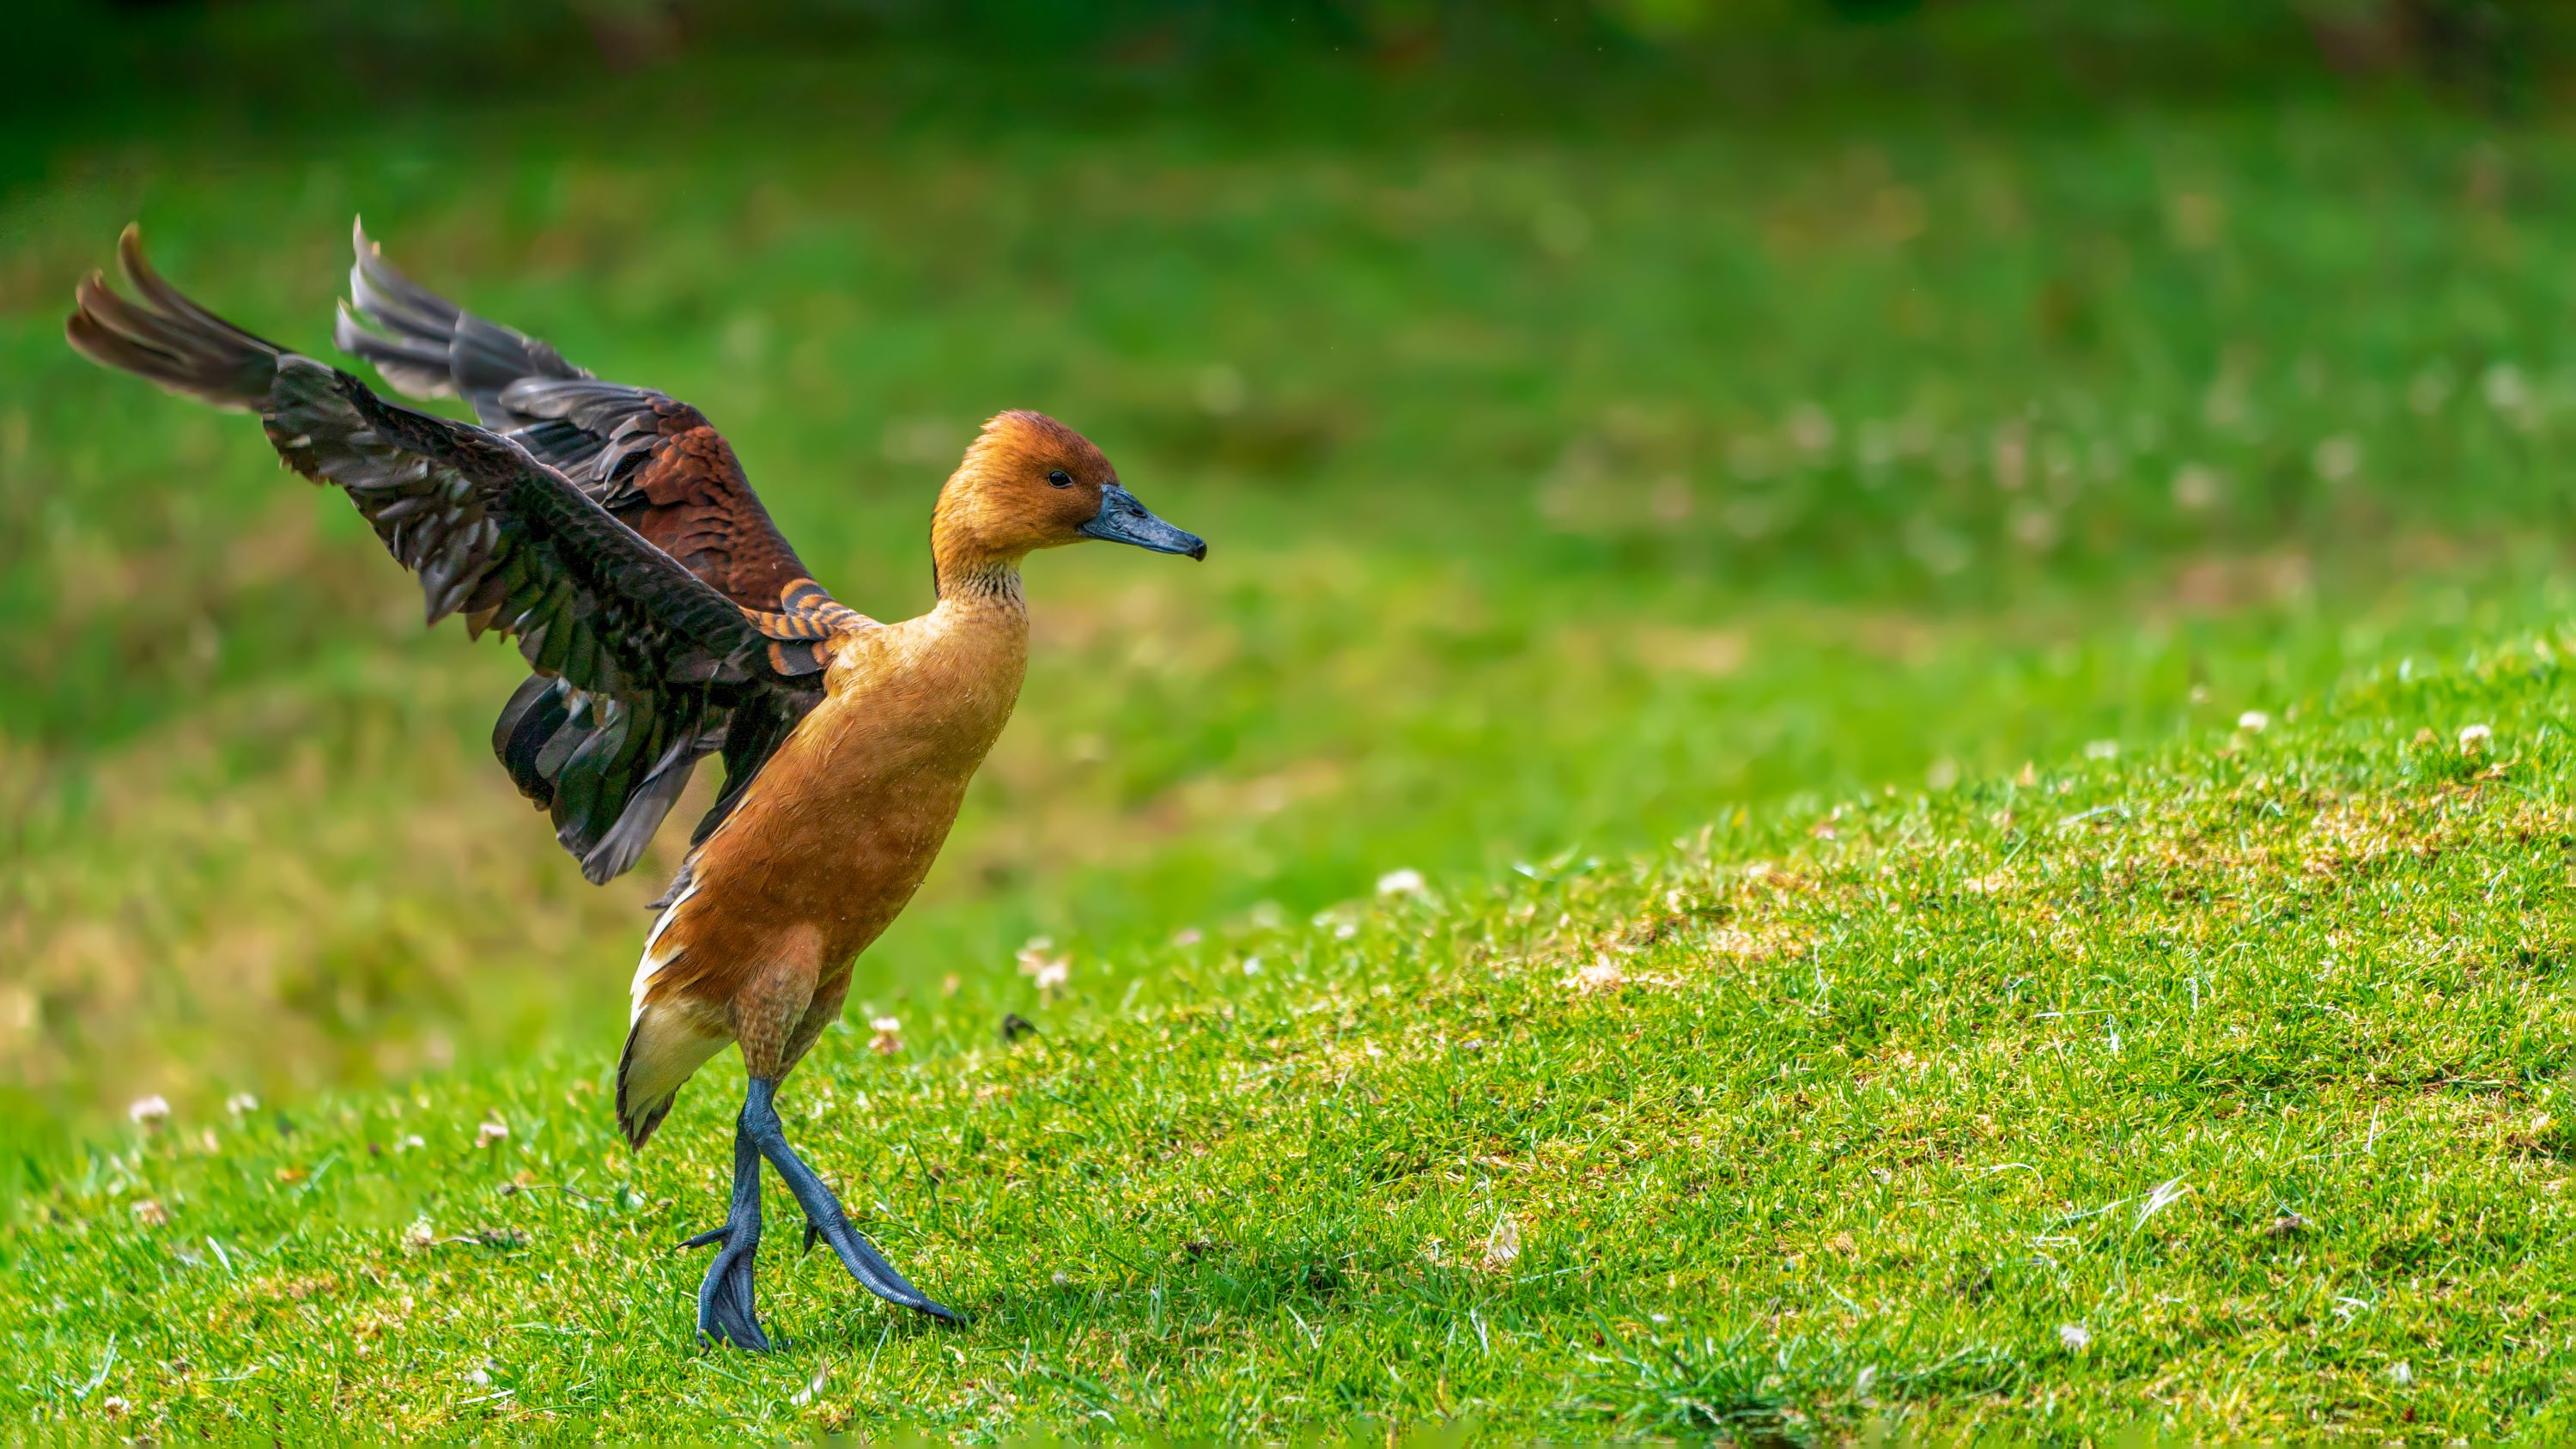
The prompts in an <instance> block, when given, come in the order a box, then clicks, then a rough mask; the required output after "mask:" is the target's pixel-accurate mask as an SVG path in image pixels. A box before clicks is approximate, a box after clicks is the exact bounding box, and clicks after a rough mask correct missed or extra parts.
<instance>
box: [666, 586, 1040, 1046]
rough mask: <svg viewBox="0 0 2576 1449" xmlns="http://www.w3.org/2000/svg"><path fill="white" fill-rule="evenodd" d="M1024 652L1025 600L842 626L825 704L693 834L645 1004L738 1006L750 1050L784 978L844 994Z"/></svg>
mask: <svg viewBox="0 0 2576 1449" xmlns="http://www.w3.org/2000/svg"><path fill="white" fill-rule="evenodd" d="M1027 658H1028V628H1027V618H1026V615H1025V613H1024V612H1023V611H1022V610H1021V608H1020V606H1019V602H1018V599H1017V597H1016V595H1014V596H1011V597H1009V598H1006V599H981V598H965V599H958V600H951V601H946V602H943V603H942V604H941V606H940V607H939V608H937V609H935V610H933V611H932V612H931V613H929V614H925V615H923V616H922V617H920V618H918V619H911V620H906V621H904V622H902V623H899V624H891V625H884V626H879V627H871V628H866V629H863V630H860V631H858V632H855V633H852V634H848V635H844V636H842V638H841V640H840V642H839V646H838V650H837V653H836V657H835V659H834V662H833V665H832V667H831V669H830V670H829V671H828V672H827V673H826V675H825V691H826V695H825V699H824V701H823V703H821V704H820V705H818V706H816V707H815V708H814V710H813V711H812V712H811V713H810V714H808V715H807V716H806V717H805V720H804V722H803V723H802V724H801V725H799V726H798V727H797V730H796V732H795V734H794V735H792V736H791V737H790V738H789V739H788V741H787V742H786V744H785V745H783V746H781V747H780V749H779V751H778V753H777V754H776V755H775V756H773V757H772V758H771V759H770V761H769V762H768V764H767V765H766V766H764V767H763V768H762V770H761V772H760V775H759V777H758V779H756V780H755V781H754V782H753V784H752V786H751V789H750V791H749V792H748V793H747V794H746V795H745V796H744V798H743V801H742V804H741V806H740V807H739V808H738V809H737V810H736V811H735V812H734V814H733V816H732V817H731V818H730V819H728V820H727V821H726V822H725V824H724V826H723V828H722V829H720V830H718V831H717V833H716V834H715V835H714V836H712V837H711V838H709V839H708V841H707V842H706V844H705V845H704V846H702V847H700V849H699V851H698V853H697V857H696V859H695V862H694V864H693V866H692V871H691V878H692V880H693V882H694V889H693V890H692V891H691V892H690V894H689V896H688V897H687V899H686V900H684V901H683V902H682V903H681V904H680V905H678V906H677V907H675V908H674V911H673V916H672V919H671V921H670V925H669V928H668V931H667V932H666V940H665V944H664V945H663V946H662V947H661V948H659V949H657V950H656V951H655V952H654V953H653V954H655V955H661V956H667V957H669V958H670V960H669V964H668V965H667V966H665V967H663V968H661V969H660V970H658V971H657V972H655V974H654V978H653V980H652V981H651V983H650V985H649V987H648V990H647V993H646V996H647V999H648V1000H652V1001H662V1000H666V999H670V998H672V997H674V996H678V997H685V998H690V999H694V1000H696V1001H699V1002H702V1003H705V1004H707V1005H709V1006H714V1005H716V1004H717V1003H719V1002H722V1003H725V1004H727V1005H728V1006H731V1007H734V1008H735V1011H734V1015H735V1018H736V1019H735V1022H734V1029H735V1031H736V1032H737V1033H740V1034H741V1036H742V1039H743V1042H744V1046H745V1051H746V1056H747V1057H748V1056H750V1055H752V1047H753V1037H754V1036H755V1035H756V1034H759V1033H758V1032H757V1031H756V1030H755V1023H753V1022H752V1021H748V1020H744V1019H743V1015H744V1013H743V1010H742V1008H753V1010H752V1013H751V1014H752V1015H755V1016H766V1015H769V1014H771V1012H772V1011H773V1010H774V1009H775V1008H776V1007H777V1006H779V1005H783V1003H779V1002H777V1001H776V998H777V996H778V995H779V990H780V987H781V985H782V984H783V983H784V982H787V981H801V982H810V983H811V986H810V988H805V989H806V992H807V995H808V998H809V1000H810V1001H812V1002H815V1003H821V1002H824V1001H829V1002H831V1003H832V1004H834V1005H835V1006H837V1003H838V1001H839V993H840V991H841V990H842V989H844V987H845V986H846V983H847V980H848V969H849V963H850V962H851V960H852V959H853V958H854V957H856V956H857V955H858V953H859V952H861V951H863V950H865V949H866V948H867V946H868V945H869V943H871V942H873V941H874V940H876V938H877V936H878V935H879V934H880V933H882V932H883V931H884V930H885V928H886V926H887V925H888V924H890V923H891V922H892V921H893V920H894V918H895V916H896V915H897V914H899V913H900V912H901V911H902V910H903V908H904V905H905V904H906V903H907V902H909V901H910V900H911V899H912V895H913V892H914V891H915V890H917V889H918V888H919V887H920V885H921V882H922V878H923V877H924V876H926V875H927V874H928V873H929V871H930V866H931V862H932V861H933V860H934V859H935V858H936V857H937V856H938V854H939V847H940V846H941V844H942V843H944V842H945V841H946V840H947V838H948V829H949V827H950V825H952V824H954V823H955V821H956V818H957V808H958V806H959V804H960V803H961V802H962V800H963V799H964V797H965V792H966V785H967V782H968V781H969V780H970V779H971V778H972V777H973V776H974V773H975V769H976V767H977V766H978V765H980V764H982V763H983V760H984V755H985V752H986V751H987V750H989V749H990V748H991V747H992V744H993V741H994V739H995V737H997V736H998V735H999V734H1000V733H1001V730H1002V726H1003V724H1004V723H1005V722H1006V721H1008V720H1009V718H1010V713H1011V708H1012V706H1013V704H1014V703H1016V702H1017V700H1018V698H1019V689H1020V679H1021V675H1022V672H1023V670H1024V669H1025V667H1026V664H1027ZM754 998H757V999H758V1001H759V1002H760V1003H762V1004H761V1005H759V1006H758V1007H756V1008H755V1007H753V1002H754ZM778 1025H779V1026H780V1027H781V1028H782V1029H784V1028H786V1027H788V1026H789V1025H790V1024H788V1023H778ZM809 1039H810V1038H809ZM802 1045H803V1043H801V1042H800V1043H798V1046H799V1048H800V1049H801V1046H802ZM791 1064H792V1057H791V1059H790V1060H789V1061H786V1062H781V1063H779V1066H780V1067H781V1068H782V1069H783V1068H784V1067H785V1066H786V1065H791Z"/></svg>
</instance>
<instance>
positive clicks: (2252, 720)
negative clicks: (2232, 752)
mask: <svg viewBox="0 0 2576 1449" xmlns="http://www.w3.org/2000/svg"><path fill="white" fill-rule="evenodd" d="M2236 727H2237V728H2238V729H2240V730H2244V731H2246V732H2247V733H2249V734H2258V735H2259V734H2261V733H2262V732H2263V731H2265V730H2268V729H2270V728H2271V727H2272V717H2271V716H2270V715H2268V714H2265V713H2264V712H2263V711H2261V710H2259V709H2249V710H2247V711H2245V712H2244V713H2243V714H2240V715H2238V716H2237V717H2236Z"/></svg>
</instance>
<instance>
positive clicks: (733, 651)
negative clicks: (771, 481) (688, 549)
mask: <svg viewBox="0 0 2576 1449" xmlns="http://www.w3.org/2000/svg"><path fill="white" fill-rule="evenodd" d="M118 256H119V259H120V261H121V262H122V263H123V266H124V270H125V275H126V279H127V281H128V283H129V284H130V285H131V286H132V288H133V289H134V291H135V292H136V293H137V294H138V295H139V296H140V298H141V301H142V304H141V305H136V304H133V303H129V302H127V301H125V300H124V299H123V298H121V297H119V296H118V295H117V294H116V293H115V292H113V291H111V290H109V288H108V287H107V285H106V281H105V279H104V278H103V277H101V276H99V275H98V274H96V273H93V274H91V275H90V276H89V277H88V278H87V279H85V280H84V281H83V282H82V283H81V285H80V287H79V294H78V295H79V306H78V308H77V310H75V311H74V312H73V314H72V316H71V320H70V322H69V323H68V324H67V326H66V328H65V333H66V335H67V337H68V338H69V340H70V342H71V345H72V346H73V347H74V348H75V349H77V350H78V351H79V352H81V353H82V354H83V355H84V356H86V357H88V358H90V359H91V360H93V361H95V362H99V363H102V364H105V365H107V366H110V367H116V368H121V369H123V370H125V371H128V372H132V373H135V374H137V375H138V376H141V377H144V378H146V379H149V380H150V381H152V382H155V383H158V384H160V385H161V386H162V387H164V388H167V389H169V390H171V391H173V392H178V393H184V394H187V395H189V396H192V397H196V398H199V399H201V400H203V401H206V402H209V403H213V404H215V405H216V406H219V407H228V408H243V409H248V410H250V411H254V412H257V413H258V414H260V416H261V419H262V421H263V422H264V423H265V425H266V428H267V432H268V437H269V440H270V442H271V443H272V444H274V445H275V446H276V448H277V450H278V453H279V454H280V456H282V457H283V458H284V459H285V461H286V462H287V464H288V465H289V466H290V467H292V468H294V469H295V470H296V471H297V472H299V473H302V474H303V475H304V476H306V477H307V478H310V479H312V480H314V481H315V482H328V483H334V484H337V485H339V486H340V487H341V488H342V489H343V490H344V491H345V492H347V494H348V495H349V498H350V501H351V502H353V503H354V504H356V505H357V508H358V511H359V513H360V514H361V515H362V516H364V517H365V518H366V520H367V521H368V523H369V524H370V525H371V526H372V527H373V528H374V529H375V532H376V536H377V537H378V538H379V539H381V540H383V542H384V544H385V547H386V548H387V549H388V550H389V551H390V552H391V553H392V554H393V556H394V557H395V559H397V560H398V561H400V562H401V563H402V564H403V565H404V566H405V567H407V568H409V569H411V570H412V571H413V572H415V573H416V574H418V575H419V577H420V583H421V590H422V593H423V595H424V597H425V599H426V601H427V604H428V613H429V619H430V621H431V622H432V623H435V622H437V621H438V620H439V619H442V618H444V617H446V616H447V615H449V614H452V613H462V614H464V615H465V617H466V621H467V625H468V627H469V629H471V630H472V631H474V632H476V633H480V632H482V631H483V630H486V629H489V630H493V631H496V632H499V633H503V634H506V635H509V636H512V637H513V638H515V640H516V641H517V644H518V647H519V652H520V653H521V654H522V655H524V656H525V657H526V658H527V660H528V662H529V663H530V665H532V666H533V667H534V668H535V669H536V671H537V680H539V681H543V683H544V684H545V686H546V688H545V689H544V690H541V691H539V693H540V694H542V695H544V696H546V697H547V698H548V699H550V700H553V701H555V702H554V704H552V705H550V706H549V708H560V709H561V710H562V711H563V712H564V717H563V718H559V719H556V720H554V721H553V722H552V724H551V725H550V726H548V728H547V729H546V730H545V731H544V733H545V734H546V735H547V737H548V745H547V748H548V749H549V750H552V749H555V748H557V747H558V746H560V754H559V755H557V756H556V757H554V758H550V759H542V760H539V761H537V762H535V763H536V764H538V765H539V766H540V767H541V773H542V776H543V779H544V782H545V784H546V786H547V789H548V792H549V793H548V795H547V797H546V798H545V799H544V800H543V801H542V802H541V803H545V804H547V805H549V806H550V807H551V809H552V812H553V817H554V821H555V826H556V838H557V839H558V840H560V841H561V842H562V843H563V844H564V846H565V847H566V848H567V849H569V850H571V851H572V852H573V853H574V854H575V855H577V856H579V857H580V858H581V862H582V869H583V873H584V874H586V875H588V876H589V877H590V878H591V879H592V880H594V881H601V880H606V879H608V878H609V877H610V876H613V875H616V874H618V873H619V872H621V871H623V870H625V869H627V868H628V867H629V866H631V865H633V864H634V863H635V861H636V859H637V858H638V857H639V856H640V855H641V854H642V852H643V849H644V846H645V844H646V842H648V841H649V840H650V839H651V837H652V835H653V832H654V830H655V828H656V827H658V826H659V825H660V823H661V820H662V818H663V816H664V815H666V814H668V813H669V811H670V808H671V805H672V804H673V803H674V802H675V801H676V800H677V798H678V795H679V788H680V786H681V784H683V783H685V782H686V779H687V776H688V772H689V768H690V767H691V766H692V765H694V764H695V762H696V761H697V760H698V759H699V758H700V757H702V756H704V755H705V754H707V753H709V752H711V751H713V750H714V749H716V748H718V747H720V746H727V745H728V742H729V741H731V740H732V739H734V738H735V737H737V736H739V737H743V738H742V742H743V744H744V745H745V746H746V752H745V754H744V756H743V758H742V759H741V760H740V761H739V778H736V779H734V780H732V781H729V785H730V786H731V788H729V789H728V791H727V796H728V797H729V798H728V801H727V802H720V804H719V811H721V810H723V809H725V808H728V807H729V801H730V799H731V798H735V797H738V795H739V792H740V788H741V786H742V784H743V783H745V782H746V781H747V780H748V779H749V777H750V774H751V772H752V771H754V770H756V769H757V768H758V766H759V764H760V763H761V761H762V760H765V759H766V758H767V753H768V750H769V749H774V748H775V747H776V743H777V742H778V741H779V740H782V739H783V738H784V737H785V730H784V729H782V728H780V726H779V723H778V722H779V721H780V720H781V719H785V720H787V721H789V724H788V726H787V727H788V728H792V721H793V720H794V719H795V718H798V717H801V716H802V714H803V712H804V709H805V708H807V707H810V698H811V696H812V694H813V690H812V688H811V681H804V680H796V679H792V678H788V677H785V676H782V675H781V674H779V673H778V672H777V671H776V670H775V669H774V668H772V666H771V660H770V647H771V641H770V640H769V639H768V637H767V636H766V635H764V634H763V633H762V631H761V629H760V628H759V627H758V626H757V625H756V624H755V623H754V621H753V620H752V619H751V618H750V617H749V616H748V615H747V614H746V613H745V612H744V611H743V610H742V609H741V608H740V607H739V606H737V605H736V604H734V603H733V602H732V601H731V600H730V599H728V598H726V597H725V596H724V594H722V593H721V592H719V591H718V590H717V589H715V588H714V587H713V586H711V585H710V584H708V583H707V582H706V580H704V579H702V578H700V577H698V576H697V575H696V574H694V573H692V572H691V571H690V570H689V569H688V568H686V567H684V566H682V565H681V564H680V563H679V562H678V561H677V560H675V559H674V558H672V557H671V556H670V555H669V554H667V553H665V552H663V551H662V550H661V549H659V548H656V547H654V546H653V545H652V544H651V543H649V542H647V541H646V540H645V539H644V538H642V537H641V536H640V535H638V534H637V533H636V532H635V531H634V530H633V529H630V528H628V527H627V526H626V525H624V524H623V523H620V522H619V521H618V520H617V519H616V518H615V517H613V516H612V515H611V514H610V513H609V512H608V511H607V510H606V509H605V508H603V507H602V506H601V505H600V504H599V503H598V502H597V501H596V500H594V499H592V498H591V497H589V496H588V495H587V494H585V493H584V492H583V491H582V490H581V489H580V488H578V487H576V486H575V485H574V484H573V483H572V482H571V481H570V480H569V479H567V478H566V477H565V476H564V475H563V474H562V473H561V472H560V471H558V470H557V469H555V468H553V467H551V466H549V465H547V464H546V463H545V462H543V461H542V460H540V459H538V458H537V457H535V456H534V455H533V454H531V453H530V452H529V450H528V449H527V448H526V447H524V446H523V445H521V444H520V443H518V442H516V441H514V440H512V439H510V438H507V437H503V436H500V435H497V434H495V433H492V432H489V431H487V430H485V429H482V428H478V427H475V426H473V425H471V424H467V423H459V422H453V421H450V420H448V419H445V418H439V417H434V416H432V415H430V414H427V413H422V412H417V411H414V410H413V409H410V408H406V407H402V406H399V405H397V404H393V403H389V402H387V401H385V400H384V399H382V398H380V397H378V396H376V395H375V394H374V393H373V392H370V391H369V390H368V389H367V387H366V385H365V384H363V383H361V382H359V381H358V379H356V378H354V377H352V376H350V375H349V374H347V373H345V372H342V371H340V370H338V369H336V368H334V367H331V366H330V365H328V364H326V363H322V362H317V361H315V360H314V359H312V358H309V357H304V356H301V355H299V354H296V353H293V352H289V351H286V350H285V349H283V348H280V347H278V346H277V345H275V344H274V343H270V342H267V341H264V340H262V339H260V338H258V337H255V336H252V335H251V334H250V333H247V332H244V331H242V330H241V329H240V328H238V327H235V326H233V325H232V324H231V323H229V322H226V321H224V320H222V319H221V318H219V317H216V316H215V315H213V314H212V313H210V312H207V311H206V310H205V309H203V308H201V307H199V306H198V305H197V304H195V303H194V302H192V301H190V300H189V299H188V298H186V297H185V296H183V295H181V294H180V293H179V292H178V291H177V290H176V289H174V288H172V287H171V286H170V285H169V284H168V283H166V282H163V281H162V280H161V279H160V278H159V277H158V276H156V275H154V273H153V272H152V270H151V267H150V266H149V265H148V264H147V263H146V262H145V260H144V257H143V250H142V242H141V238H140V234H139V232H138V231H137V230H136V229H135V228H133V227H128V228H127V229H126V231H125V235H124V237H123V238H122V240H121V241H120V243H119V247H118ZM532 682H534V681H532ZM556 686H560V687H561V689H560V693H559V694H558V693H557V691H556ZM522 693H523V694H526V693H528V691H526V690H524V689H523V690H522ZM519 703H520V701H515V700H514V701H513V705H514V709H515V708H516V707H517V706H518V705H519ZM568 720H577V721H578V723H579V728H577V729H573V728H563V727H562V726H564V725H565V724H566V722H567V721H568ZM506 722H507V721H506V720H505V723H506ZM529 724H530V721H529V720H528V719H522V721H521V724H520V728H521V729H526V728H528V726H529ZM761 741H766V748H759V744H760V742H761ZM754 749H756V750H757V758H753V757H752V756H751V753H750V752H751V751H752V750H754ZM727 752H728V764H729V766H734V765H736V764H737V762H736V761H735V760H734V758H733V756H734V751H733V750H732V749H731V748H728V751H727ZM505 758H507V755H506V752H505ZM521 784H522V786H523V788H524V787H525V785H526V784H527V781H526V780H525V779H524V778H523V779H522V780H521ZM711 824H712V819H711V821H710V825H711Z"/></svg>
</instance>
